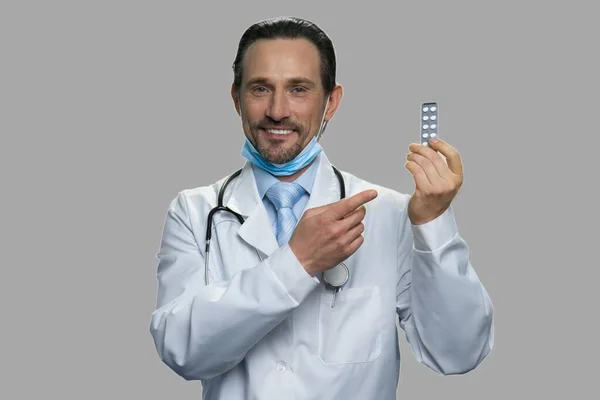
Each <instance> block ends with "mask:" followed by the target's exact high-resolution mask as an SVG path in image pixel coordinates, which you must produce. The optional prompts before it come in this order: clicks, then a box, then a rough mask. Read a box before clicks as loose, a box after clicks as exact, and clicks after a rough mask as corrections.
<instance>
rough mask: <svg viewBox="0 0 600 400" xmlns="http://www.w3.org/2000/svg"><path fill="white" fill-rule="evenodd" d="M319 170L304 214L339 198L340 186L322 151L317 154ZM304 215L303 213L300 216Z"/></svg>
mask: <svg viewBox="0 0 600 400" xmlns="http://www.w3.org/2000/svg"><path fill="white" fill-rule="evenodd" d="M318 161H319V168H318V169H317V173H316V176H315V182H314V183H313V188H312V191H311V194H310V198H309V200H308V203H307V204H306V208H305V209H304V212H306V210H308V209H310V208H315V207H320V206H323V205H326V204H330V203H333V202H336V201H338V200H339V198H340V185H339V182H338V179H337V176H336V174H335V172H333V168H332V166H331V163H330V162H329V159H328V158H327V156H326V155H325V152H324V151H321V153H320V154H319V158H318ZM302 215H304V213H303V214H302Z"/></svg>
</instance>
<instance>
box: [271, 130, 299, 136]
mask: <svg viewBox="0 0 600 400" xmlns="http://www.w3.org/2000/svg"><path fill="white" fill-rule="evenodd" d="M267 132H269V133H272V134H274V135H287V134H289V133H292V132H293V131H292V130H289V129H285V130H284V129H268V130H267Z"/></svg>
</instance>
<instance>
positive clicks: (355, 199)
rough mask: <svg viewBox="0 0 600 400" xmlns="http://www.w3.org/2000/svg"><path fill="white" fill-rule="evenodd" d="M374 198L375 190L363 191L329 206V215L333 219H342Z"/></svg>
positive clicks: (375, 195)
mask: <svg viewBox="0 0 600 400" xmlns="http://www.w3.org/2000/svg"><path fill="white" fill-rule="evenodd" d="M375 197H377V191H376V190H373V189H370V190H363V191H362V192H359V193H356V194H355V195H354V196H350V197H347V198H345V199H342V200H340V201H338V202H337V203H334V204H333V205H331V207H330V209H329V213H331V214H332V216H333V217H334V218H335V219H342V218H344V217H345V216H346V215H348V214H349V213H350V212H352V211H354V210H356V209H357V208H358V207H359V206H361V205H363V204H365V203H367V202H369V201H371V200H373V199H374V198H375Z"/></svg>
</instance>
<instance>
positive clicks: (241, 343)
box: [150, 152, 494, 400]
mask: <svg viewBox="0 0 600 400" xmlns="http://www.w3.org/2000/svg"><path fill="white" fill-rule="evenodd" d="M314 167H315V168H314V170H311V171H313V172H314V174H315V179H314V183H313V184H312V186H311V191H310V196H309V197H308V198H307V202H306V205H305V207H304V208H305V209H308V208H312V207H318V206H321V205H325V204H329V203H333V202H336V201H338V200H339V185H338V181H337V178H336V176H335V174H334V172H333V170H332V168H331V164H330V162H329V160H328V158H327V156H326V155H325V153H324V152H321V153H320V154H319V156H318V157H317V159H316V161H315V164H314ZM342 174H343V176H344V182H345V184H346V195H347V197H350V196H352V195H353V194H356V193H358V192H360V191H363V190H367V189H375V190H377V191H378V193H379V195H378V197H377V198H376V199H374V200H372V201H371V202H369V203H367V204H366V208H367V213H366V216H365V219H364V220H363V222H364V224H365V231H364V232H363V237H364V239H365V240H364V243H363V244H362V246H361V247H360V248H359V249H358V250H357V251H356V252H355V253H354V254H353V255H351V256H350V257H349V258H348V259H347V260H345V263H346V264H347V265H348V267H349V269H350V271H351V275H350V280H349V281H348V282H347V284H346V285H345V287H344V288H343V290H342V291H340V292H339V293H338V294H337V296H336V302H335V306H334V307H331V300H332V292H331V290H329V289H328V288H326V287H325V285H324V284H323V283H322V282H321V281H320V280H319V279H313V278H312V277H311V276H310V275H308V274H307V273H306V271H305V270H304V268H303V267H302V265H301V264H300V263H299V262H298V260H297V259H296V257H295V256H294V253H293V252H292V251H291V249H290V247H289V246H288V245H285V246H283V247H281V248H279V247H278V245H277V242H276V239H275V235H274V232H273V228H272V222H273V219H272V217H270V216H269V211H268V208H267V207H266V206H265V204H264V202H263V201H264V199H263V198H262V197H261V194H262V192H263V189H264V188H263V189H261V194H259V190H258V186H257V179H256V176H255V174H254V172H253V168H252V165H251V164H250V163H248V162H247V163H246V164H245V165H244V168H243V171H242V173H241V175H240V176H238V177H237V178H236V179H234V180H233V181H232V182H231V184H230V186H229V187H228V189H227V191H226V194H225V196H224V204H225V205H227V206H228V207H230V208H231V209H232V210H234V211H236V212H238V213H240V214H241V215H242V216H243V217H244V219H245V222H244V224H243V225H241V226H240V224H239V222H238V221H237V219H236V218H235V217H234V216H233V215H231V214H229V213H225V212H219V213H217V214H215V216H214V220H213V223H212V229H213V233H212V235H213V236H212V241H211V251H210V256H209V266H210V268H209V274H210V284H209V285H208V286H207V285H206V284H205V282H204V257H205V248H204V243H205V242H204V238H205V234H206V228H207V227H206V223H207V218H206V217H207V215H208V213H209V211H210V210H211V209H212V208H213V207H215V206H216V203H217V193H218V191H219V189H220V188H221V185H222V184H223V182H224V180H225V178H226V177H224V178H223V179H221V180H219V181H217V182H215V183H214V184H211V185H207V186H202V187H197V188H193V189H188V190H183V191H181V192H180V193H179V194H178V195H177V197H176V198H175V199H173V201H172V203H171V205H170V207H169V209H168V212H167V216H166V220H165V225H164V231H163V236H162V241H161V245H160V251H159V253H158V260H159V261H158V271H157V272H158V273H157V277H158V284H159V286H158V294H157V304H156V310H155V311H154V312H153V314H152V321H151V326H150V332H151V334H152V336H153V339H154V342H155V345H156V349H157V352H158V355H159V356H160V358H161V360H163V362H164V363H165V364H166V365H168V366H169V367H170V368H171V369H172V370H173V371H175V372H176V373H177V374H178V375H180V376H182V377H183V378H185V379H187V380H201V381H202V386H203V399H205V400H217V399H219V400H225V399H226V400H237V399H245V400H265V399H269V400H270V399H273V400H274V399H299V400H309V399H327V400H337V399H340V400H341V399H344V400H345V399H361V400H363V399H364V400H367V399H369V400H370V399H373V400H392V399H395V398H396V397H395V396H396V387H397V383H398V378H399V373H400V354H399V344H398V332H397V329H396V321H397V320H398V318H399V324H400V327H401V328H402V329H403V331H404V332H405V335H406V338H407V340H408V342H409V344H410V346H411V348H412V351H413V355H414V356H415V357H416V359H417V360H418V361H419V362H421V363H423V364H424V365H426V366H427V367H429V368H430V369H432V370H433V371H435V372H437V373H438V374H443V375H449V374H461V373H465V372H468V371H470V370H472V369H473V368H475V367H476V366H477V365H479V364H480V363H481V362H482V360H483V359H484V358H485V357H486V355H487V354H488V353H489V352H490V351H491V349H492V347H493V341H494V335H493V333H494V328H493V327H494V325H493V324H494V319H493V307H492V303H491V300H490V298H489V296H488V293H487V292H486V290H485V288H484V287H483V285H482V283H481V282H480V280H479V279H478V277H477V274H476V273H475V271H474V269H473V267H472V266H471V263H470V261H469V250H468V247H467V244H466V243H465V241H464V240H463V239H462V238H461V237H460V236H459V234H458V229H457V225H456V222H455V219H454V215H453V212H452V208H449V209H448V210H447V211H446V212H445V213H444V214H442V215H441V216H439V217H438V218H436V219H435V220H433V221H430V222H429V223H427V224H424V225H419V226H414V225H411V223H410V220H409V219H408V215H407V204H408V201H409V199H410V196H409V195H407V194H402V193H399V192H397V191H395V190H392V189H389V188H385V187H382V186H380V185H376V184H373V183H370V182H367V181H365V180H362V179H360V178H358V177H356V176H354V175H352V174H350V173H348V172H345V171H342ZM307 176H310V175H307ZM259 181H260V180H259ZM299 207H301V206H299ZM258 255H260V257H259V256H258Z"/></svg>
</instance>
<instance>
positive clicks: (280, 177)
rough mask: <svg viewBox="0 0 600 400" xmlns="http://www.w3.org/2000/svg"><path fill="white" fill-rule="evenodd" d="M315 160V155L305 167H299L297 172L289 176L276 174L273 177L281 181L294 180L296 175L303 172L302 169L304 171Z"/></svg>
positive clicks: (296, 177)
mask: <svg viewBox="0 0 600 400" xmlns="http://www.w3.org/2000/svg"><path fill="white" fill-rule="evenodd" d="M316 160H317V157H315V159H314V160H312V161H311V162H310V163H309V164H308V165H307V166H306V167H304V168H302V169H300V170H299V171H298V172H295V173H294V174H292V175H289V176H276V177H275V178H277V179H279V180H280V181H282V182H292V181H295V180H296V179H298V177H299V176H300V175H302V174H303V173H304V171H306V170H307V169H309V168H310V166H311V165H313V163H314V162H315V161H316Z"/></svg>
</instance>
